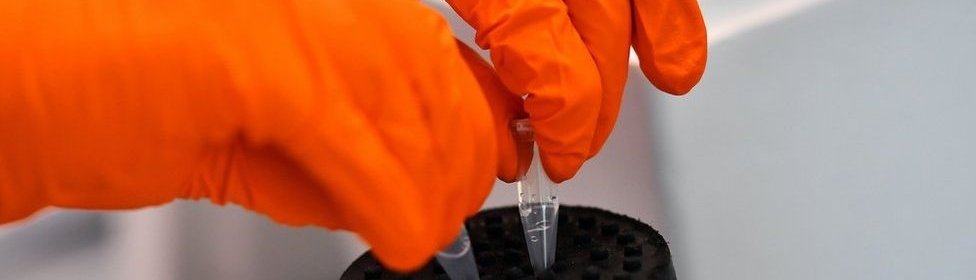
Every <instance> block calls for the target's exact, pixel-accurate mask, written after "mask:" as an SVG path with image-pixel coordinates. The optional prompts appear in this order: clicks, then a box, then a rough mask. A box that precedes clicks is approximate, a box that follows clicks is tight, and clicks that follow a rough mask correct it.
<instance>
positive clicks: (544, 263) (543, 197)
mask: <svg viewBox="0 0 976 280" xmlns="http://www.w3.org/2000/svg"><path fill="white" fill-rule="evenodd" d="M512 126H513V129H514V130H515V135H516V136H515V137H516V138H517V141H520V142H521V143H530V144H531V146H532V155H531V156H532V160H531V162H530V164H529V166H528V169H527V170H526V171H525V173H524V174H522V175H521V176H520V178H519V181H518V182H516V185H517V186H518V209H519V216H520V217H521V219H522V229H523V231H524V234H525V243H526V246H527V247H528V251H529V260H530V261H531V262H532V269H533V270H534V271H535V273H536V274H540V273H542V272H544V271H545V270H546V269H548V268H549V266H551V265H552V263H553V261H554V260H555V256H556V255H555V253H556V230H557V226H558V225H559V223H558V222H557V218H558V217H559V216H558V213H559V200H558V197H557V196H556V187H557V184H556V183H553V182H552V180H551V179H549V175H547V174H546V171H545V170H544V169H543V168H542V160H541V157H540V156H538V155H539V148H538V146H536V144H535V140H534V134H533V131H532V125H531V124H530V123H529V121H528V120H527V119H522V120H516V121H514V122H513V123H512Z"/></svg>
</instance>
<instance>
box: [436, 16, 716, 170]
mask: <svg viewBox="0 0 976 280" xmlns="http://www.w3.org/2000/svg"><path fill="white" fill-rule="evenodd" d="M447 1H448V3H450V4H451V6H452V7H453V8H454V9H455V11H457V12H458V14H459V15H461V17H462V18H464V19H465V21H467V22H468V23H469V24H471V25H472V26H473V27H474V28H475V30H477V37H476V42H477V44H478V45H479V46H480V47H482V48H485V49H489V50H490V51H491V59H492V61H493V62H494V66H495V68H496V69H497V72H498V75H499V76H500V78H501V81H502V82H503V84H504V85H505V87H506V88H507V89H508V90H510V92H514V93H516V94H519V95H524V94H528V97H527V99H526V100H525V110H526V111H527V112H528V114H529V118H530V121H531V122H532V125H533V128H534V131H535V138H536V139H535V140H536V143H538V145H539V149H540V151H541V154H542V163H543V166H544V167H545V169H546V172H547V173H548V174H549V176H550V178H551V179H553V180H554V181H556V182H561V181H564V180H566V179H569V178H571V177H573V176H574V175H575V174H576V172H577V170H579V168H580V166H581V165H582V164H583V161H585V160H586V159H588V158H590V157H592V156H594V155H596V154H597V152H599V150H600V147H601V146H602V145H603V143H604V142H605V141H606V139H607V137H608V136H609V135H610V131H611V130H613V125H614V123H615V122H616V119H617V113H618V112H619V110H620V101H621V98H622V96H623V87H624V85H625V82H626V79H627V64H628V56H629V53H630V47H631V46H633V47H634V49H635V51H636V53H637V56H638V57H639V58H640V63H641V70H643V72H644V74H645V75H646V76H647V77H648V78H649V79H650V81H651V82H652V83H653V84H654V85H655V86H657V87H658V88H659V89H661V90H663V91H665V92H668V93H671V94H675V95H681V94H684V93H687V92H688V91H689V90H690V89H691V88H692V87H693V86H694V85H695V84H696V83H697V82H698V80H699V79H700V78H701V75H702V73H703V71H704V67H705V60H706V52H707V44H706V36H705V26H704V22H703V20H702V17H701V12H700V11H699V8H698V4H697V2H696V1H695V0H631V1H627V0H447ZM632 27H633V29H632ZM488 93H491V92H488ZM493 108H495V112H498V111H499V109H497V107H495V106H493ZM496 115H498V114H496ZM508 146H511V145H508ZM505 147H506V146H500V150H499V153H500V159H499V160H500V163H499V178H501V179H503V180H506V181H511V180H514V179H515V177H516V175H517V174H516V172H515V170H516V169H517V168H516V165H517V162H518V161H517V160H516V158H518V156H517V155H516V150H515V149H506V148H505Z"/></svg>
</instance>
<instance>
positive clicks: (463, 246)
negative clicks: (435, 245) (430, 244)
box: [437, 226, 478, 280]
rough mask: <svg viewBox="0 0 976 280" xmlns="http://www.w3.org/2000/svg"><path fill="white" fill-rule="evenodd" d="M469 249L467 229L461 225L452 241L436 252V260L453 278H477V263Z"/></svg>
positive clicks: (475, 279) (454, 279) (457, 279)
mask: <svg viewBox="0 0 976 280" xmlns="http://www.w3.org/2000/svg"><path fill="white" fill-rule="evenodd" d="M471 251H473V249H471V239H470V238H469V237H468V230H467V229H465V228H464V227H463V226H462V227H461V232H459V233H458V237H457V239H454V243H451V245H450V246H447V248H444V250H441V251H440V252H439V253H437V262H439V263H440V264H441V267H443V268H444V272H446V273H447V276H448V277H451V279H453V280H478V265H477V264H476V263H475V261H474V254H473V253H472V252H471Z"/></svg>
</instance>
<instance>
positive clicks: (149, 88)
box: [0, 0, 520, 270]
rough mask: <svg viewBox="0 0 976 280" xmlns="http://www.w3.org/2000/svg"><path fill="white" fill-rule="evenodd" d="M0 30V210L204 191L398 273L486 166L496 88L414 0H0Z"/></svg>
mask: <svg viewBox="0 0 976 280" xmlns="http://www.w3.org/2000/svg"><path fill="white" fill-rule="evenodd" d="M0 34H3V35H2V36H0V61H2V62H0V223H5V222H10V221H14V220H18V219H21V218H24V217H26V216H28V215H30V214H31V213H33V212H35V211H37V210H39V209H41V208H44V207H46V206H56V207H67V208H86V209H127V208H136V207H144V206H149V205H159V204H163V203H167V202H169V201H172V200H173V199H176V198H189V199H209V200H211V201H213V202H214V203H217V204H224V203H228V202H230V203H235V204H240V205H242V206H244V207H246V208H248V209H252V210H254V211H257V212H260V213H264V214H266V215H268V216H270V217H271V218H272V219H274V220H275V221H277V222H280V223H285V224H290V225H318V226H325V227H328V228H332V229H347V230H350V231H353V232H356V233H358V234H359V235H360V236H361V237H362V238H363V239H365V241H366V242H367V243H369V244H370V245H372V247H373V249H374V252H375V253H376V255H377V256H378V257H379V259H380V260H381V261H383V262H384V263H385V264H386V265H387V266H388V267H390V268H393V269H399V270H406V269H411V268H415V267H417V266H419V265H421V264H423V263H424V262H426V261H427V260H428V259H429V258H430V256H432V255H433V254H434V253H435V252H436V251H437V250H438V249H440V248H442V247H444V246H445V245H447V244H448V243H450V242H451V240H453V239H454V237H455V236H456V234H457V232H458V230H459V229H460V226H461V224H462V221H463V219H464V218H465V217H466V216H468V215H470V214H472V213H474V212H476V211H477V210H478V209H479V208H480V206H481V205H482V203H483V200H484V198H485V197H486V196H487V194H488V192H489V190H490V188H491V186H492V182H493V180H494V176H495V174H496V168H495V165H494V164H489V165H485V164H484V163H492V162H496V141H497V140H496V138H495V137H496V135H495V134H494V132H493V131H494V130H496V129H497V127H493V126H492V121H493V116H492V115H491V114H490V112H489V109H488V106H487V102H486V99H485V98H484V97H482V96H481V92H482V90H481V87H482V86H484V87H485V89H487V90H503V89H502V88H501V86H500V84H498V83H497V80H495V82H494V83H492V82H491V81H492V80H491V75H493V74H492V73H491V69H490V68H487V66H486V65H483V64H478V61H476V60H471V61H467V62H466V61H464V60H463V59H462V56H461V54H460V53H459V50H458V48H457V46H456V44H455V41H454V40H453V38H452V35H451V33H450V30H449V29H448V26H447V25H446V23H445V22H444V20H443V19H442V18H441V17H440V16H439V15H437V14H436V13H434V12H433V11H431V10H429V9H427V8H426V7H423V6H421V4H419V3H418V2H416V1H392V0H356V1H179V2H172V1H155V0H116V1H112V0H102V1H2V2H0ZM468 63H472V64H471V65H481V66H479V67H480V68H477V71H478V72H477V73H478V75H480V76H482V77H485V79H486V81H488V82H487V83H485V84H483V85H479V84H478V82H477V81H476V80H475V78H474V74H473V73H472V72H471V70H470V69H469V64H468ZM485 75H487V76H485ZM491 96H492V97H493V99H492V100H493V101H497V100H503V103H504V102H515V103H519V102H520V100H517V99H516V100H512V99H505V98H501V99H498V98H494V97H498V96H503V95H501V94H493V95H491ZM504 100H507V101H504ZM496 105H498V104H496ZM506 106H507V107H506ZM518 106H519V105H518V104H515V105H504V104H503V107H500V108H512V107H518ZM516 111H517V110H516ZM513 112H515V111H513ZM509 148H511V147H509ZM513 149H514V148H513Z"/></svg>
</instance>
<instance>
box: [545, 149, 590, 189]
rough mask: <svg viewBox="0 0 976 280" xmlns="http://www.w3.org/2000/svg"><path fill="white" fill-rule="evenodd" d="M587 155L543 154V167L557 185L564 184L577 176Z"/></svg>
mask: <svg viewBox="0 0 976 280" xmlns="http://www.w3.org/2000/svg"><path fill="white" fill-rule="evenodd" d="M585 160H586V154H583V153H580V154H555V153H546V152H542V167H543V168H544V169H545V170H546V174H548V175H549V179H551V180H552V181H553V182H555V183H557V184H558V183H562V182H563V181H566V180H569V179H571V178H573V176H576V172H577V171H579V169H580V167H582V166H583V162H584V161H585Z"/></svg>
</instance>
